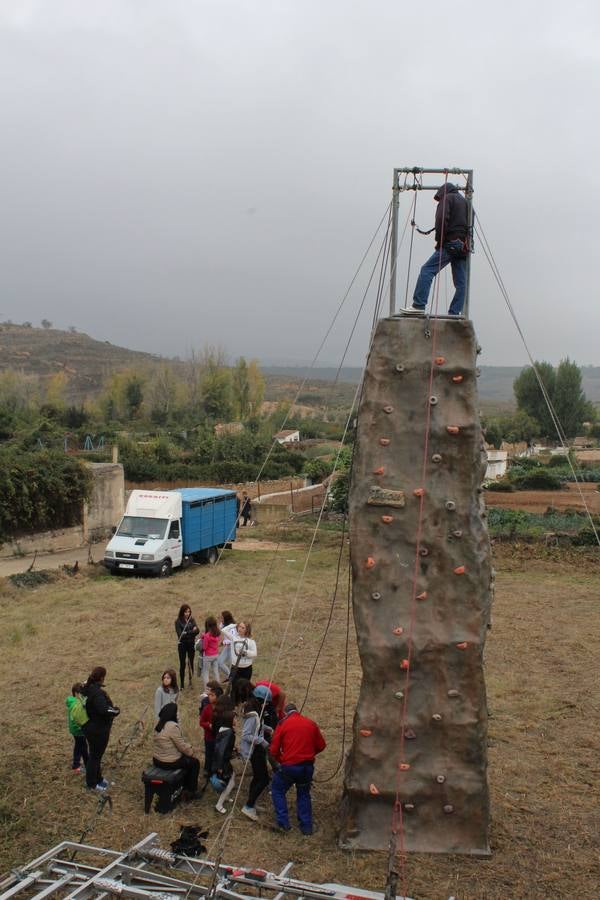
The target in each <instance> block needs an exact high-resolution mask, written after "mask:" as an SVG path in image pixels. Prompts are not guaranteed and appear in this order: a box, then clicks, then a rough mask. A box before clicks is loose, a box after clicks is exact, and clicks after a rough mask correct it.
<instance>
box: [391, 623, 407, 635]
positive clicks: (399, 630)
mask: <svg viewBox="0 0 600 900" xmlns="http://www.w3.org/2000/svg"><path fill="white" fill-rule="evenodd" d="M392 634H395V635H396V637H400V635H401V634H404V628H403V627H402V625H398V626H397V628H394V629H393V631H392Z"/></svg>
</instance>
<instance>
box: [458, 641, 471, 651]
mask: <svg viewBox="0 0 600 900" xmlns="http://www.w3.org/2000/svg"><path fill="white" fill-rule="evenodd" d="M468 646H469V645H468V644H467V642H466V641H461V642H460V644H457V645H456V649H457V650H466V649H467V647H468Z"/></svg>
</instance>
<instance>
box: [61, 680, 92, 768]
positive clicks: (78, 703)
mask: <svg viewBox="0 0 600 900" xmlns="http://www.w3.org/2000/svg"><path fill="white" fill-rule="evenodd" d="M81 688H82V684H81V682H79V681H77V682H75V684H74V685H73V687H72V688H71V693H70V694H69V696H68V697H67V698H66V700H65V705H66V707H67V723H68V725H69V733H70V734H71V735H72V737H73V763H72V765H71V769H72V771H73V772H76V773H77V774H78V775H79V774H80V773H81V767H82V763H83V766H84V767H85V766H86V764H87V761H88V745H87V741H86V739H85V735H84V733H83V731H82V730H81V726H82V725H85V723H86V722H87V720H88V714H87V713H86V711H85V706H84V705H83V702H82V700H81Z"/></svg>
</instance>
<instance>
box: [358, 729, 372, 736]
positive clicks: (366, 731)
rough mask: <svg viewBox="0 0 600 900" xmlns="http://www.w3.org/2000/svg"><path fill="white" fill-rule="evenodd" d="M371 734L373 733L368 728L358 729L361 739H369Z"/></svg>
mask: <svg viewBox="0 0 600 900" xmlns="http://www.w3.org/2000/svg"><path fill="white" fill-rule="evenodd" d="M372 734H373V732H372V731H371V729H370V728H361V729H360V735H361V737H371V735H372Z"/></svg>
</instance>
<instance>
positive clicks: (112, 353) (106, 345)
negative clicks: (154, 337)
mask: <svg viewBox="0 0 600 900" xmlns="http://www.w3.org/2000/svg"><path fill="white" fill-rule="evenodd" d="M160 359H161V357H159V356H155V355H154V354H152V353H142V352H140V351H138V350H128V349H127V348H126V347H117V346H115V345H114V344H111V343H110V342H109V341H96V340H94V338H91V337H90V336H89V335H87V334H84V333H83V332H80V331H73V332H71V331H60V330H59V329H58V328H33V327H28V326H25V325H11V324H7V323H1V324H0V372H1V371H3V370H7V369H11V370H12V371H15V372H23V374H25V375H39V376H41V377H45V376H49V375H55V374H56V373H57V372H64V373H65V374H66V375H68V377H69V382H68V388H67V397H68V400H69V402H71V403H77V402H79V401H80V400H82V399H83V398H84V397H86V396H93V395H95V394H97V393H98V391H99V390H100V388H101V386H102V382H103V381H104V379H105V378H106V377H107V376H108V375H110V374H111V373H112V372H117V371H119V370H121V369H137V370H140V369H143V368H145V367H146V366H148V365H150V364H152V363H156V362H157V361H159V360H160Z"/></svg>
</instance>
